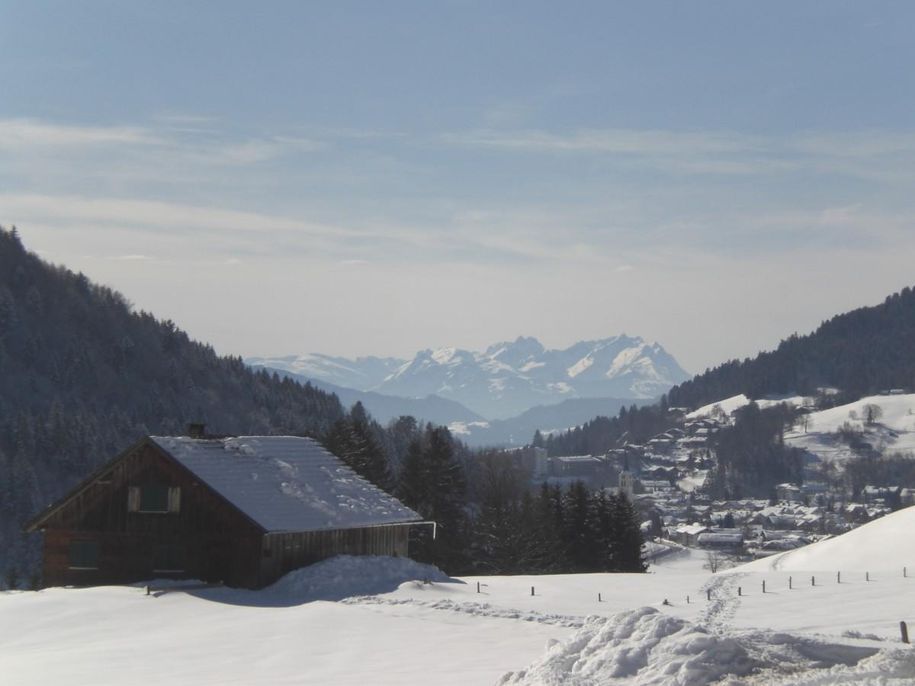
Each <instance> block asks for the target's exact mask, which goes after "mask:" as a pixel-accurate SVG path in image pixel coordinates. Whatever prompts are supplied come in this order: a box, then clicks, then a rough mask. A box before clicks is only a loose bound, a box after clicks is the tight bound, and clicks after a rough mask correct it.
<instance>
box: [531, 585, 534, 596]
mask: <svg viewBox="0 0 915 686" xmlns="http://www.w3.org/2000/svg"><path fill="white" fill-rule="evenodd" d="M531 595H534V587H533V586H531Z"/></svg>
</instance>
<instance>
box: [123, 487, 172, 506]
mask: <svg viewBox="0 0 915 686" xmlns="http://www.w3.org/2000/svg"><path fill="white" fill-rule="evenodd" d="M180 509H181V489H180V488H178V487H177V486H175V487H171V488H170V487H168V486H165V485H163V484H157V483H148V484H143V485H142V486H131V487H129V488H128V489H127V511H128V512H144V513H150V512H162V513H165V512H172V513H174V512H178V511H179V510H180Z"/></svg>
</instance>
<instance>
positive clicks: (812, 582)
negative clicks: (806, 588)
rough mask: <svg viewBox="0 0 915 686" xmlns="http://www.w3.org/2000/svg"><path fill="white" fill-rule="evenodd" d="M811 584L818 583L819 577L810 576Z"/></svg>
mask: <svg viewBox="0 0 915 686" xmlns="http://www.w3.org/2000/svg"><path fill="white" fill-rule="evenodd" d="M810 585H811V586H816V585H817V578H816V577H815V576H812V577H810Z"/></svg>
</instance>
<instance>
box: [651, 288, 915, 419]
mask: <svg viewBox="0 0 915 686" xmlns="http://www.w3.org/2000/svg"><path fill="white" fill-rule="evenodd" d="M913 350H915V291H913V289H912V288H911V287H907V288H904V289H903V290H902V291H900V292H898V293H895V294H893V295H890V296H889V297H887V298H886V299H885V300H884V302H883V303H881V304H879V305H875V306H872V307H862V308H859V309H856V310H853V311H851V312H847V313H845V314H840V315H836V316H835V317H832V318H831V319H829V320H828V321H826V322H823V323H822V324H821V325H820V326H819V328H817V329H816V330H815V331H814V332H813V333H811V334H808V335H804V336H799V335H798V334H793V335H791V336H789V337H788V338H787V339H785V340H783V341H782V342H781V343H780V344H779V346H778V347H777V348H776V349H775V350H772V351H769V352H762V353H760V354H759V355H757V356H756V357H755V358H753V359H749V358H747V359H745V360H742V361H740V360H731V361H730V362H726V363H724V364H722V365H719V366H718V367H715V368H714V369H710V370H707V371H706V372H705V373H703V374H699V375H698V376H696V377H695V378H693V379H692V380H690V381H686V382H684V383H682V384H680V385H679V386H675V387H674V388H672V389H671V390H670V391H669V392H668V394H667V400H668V402H669V403H670V405H675V406H676V405H682V406H688V407H699V406H702V405H706V404H708V403H711V402H715V401H716V400H720V399H721V398H728V397H731V396H734V395H738V394H740V393H744V394H746V395H747V396H749V397H751V398H760V397H763V396H765V395H769V394H779V393H800V394H803V395H815V394H816V392H817V389H818V388H821V387H824V386H832V387H837V388H840V389H842V390H843V391H844V392H845V393H846V394H847V395H848V396H849V397H850V398H851V399H855V398H860V397H862V396H865V395H868V394H873V393H877V392H880V391H881V390H886V389H889V388H904V389H912V388H915V355H913V354H912V351H913Z"/></svg>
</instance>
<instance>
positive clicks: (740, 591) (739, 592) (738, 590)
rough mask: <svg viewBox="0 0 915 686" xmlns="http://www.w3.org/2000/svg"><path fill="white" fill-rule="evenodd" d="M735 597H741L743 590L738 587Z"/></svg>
mask: <svg viewBox="0 0 915 686" xmlns="http://www.w3.org/2000/svg"><path fill="white" fill-rule="evenodd" d="M737 595H743V589H742V588H741V587H740V586H738V587H737Z"/></svg>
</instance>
